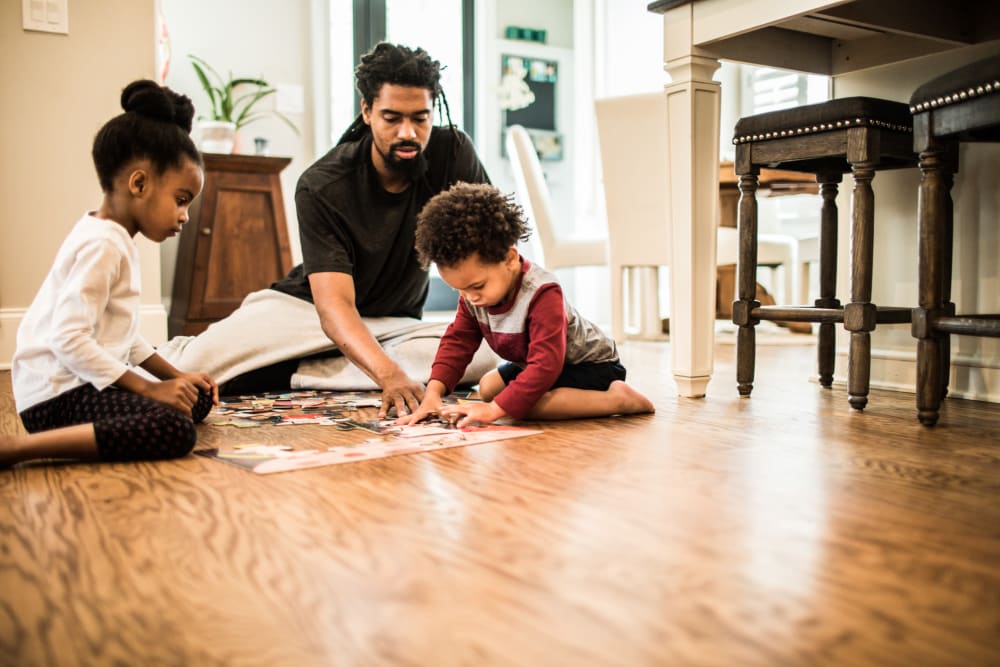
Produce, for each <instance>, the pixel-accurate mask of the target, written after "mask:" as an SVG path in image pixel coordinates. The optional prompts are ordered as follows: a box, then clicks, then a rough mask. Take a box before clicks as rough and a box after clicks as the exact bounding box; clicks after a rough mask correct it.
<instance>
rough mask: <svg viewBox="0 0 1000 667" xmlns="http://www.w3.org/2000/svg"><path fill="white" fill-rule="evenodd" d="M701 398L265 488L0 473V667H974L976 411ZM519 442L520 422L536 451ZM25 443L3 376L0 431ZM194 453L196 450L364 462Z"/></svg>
mask: <svg viewBox="0 0 1000 667" xmlns="http://www.w3.org/2000/svg"><path fill="white" fill-rule="evenodd" d="M716 353H717V361H716V369H715V375H714V377H713V380H712V382H711V385H710V386H709V389H708V391H709V393H708V397H707V398H705V399H686V398H680V397H678V396H677V392H676V388H675V386H674V385H673V381H672V379H671V376H670V372H669V359H670V351H669V347H668V345H666V344H663V343H627V344H626V345H624V346H623V355H624V361H625V365H626V366H627V367H628V368H629V381H630V383H632V384H634V385H635V386H637V387H639V388H640V389H641V390H642V391H643V392H644V393H646V394H647V395H648V396H650V398H651V399H652V400H653V402H654V403H655V404H656V407H657V413H656V414H655V415H646V416H639V417H629V418H608V419H596V420H581V421H575V422H562V423H541V424H537V426H539V427H540V428H542V429H543V430H544V433H543V434H541V435H538V436H532V437H528V438H522V439H516V440H510V441H506V442H497V443H488V444H483V445H476V446H470V447H461V448H454V449H447V450H441V451H437V452H433V453H428V454H418V455H412V456H397V457H392V458H387V459H378V460H373V461H364V462H359V463H353V464H350V465H339V466H330V467H326V468H316V469H311V470H303V471H298V472H291V473H283V474H277V475H253V474H251V473H248V472H246V471H243V470H241V469H238V468H236V467H233V466H227V465H224V464H221V463H219V462H216V461H212V460H209V459H205V458H203V457H199V456H188V457H185V458H183V459H179V460H175V461H167V462H160V463H138V464H73V463H51V464H44V465H28V466H20V467H17V468H14V469H8V470H0V665H18V666H30V665H112V664H122V665H250V666H255V665H261V666H265V665H266V666H274V665H279V666H280V665H296V666H299V665H403V666H409V665H413V666H418V665H419V666H425V665H435V666H438V665H555V666H557V667H565V666H567V665H601V666H603V665H627V666H634V665H719V666H723V665H725V666H731V665H767V666H772V665H998V664H1000V503H998V502H997V498H998V497H1000V438H998V433H1000V407H998V406H996V405H990V404H983V403H976V402H972V401H959V400H951V399H949V400H947V401H946V402H945V407H944V409H943V412H942V418H941V422H940V423H939V425H938V426H937V427H936V428H934V429H926V428H924V427H922V426H920V424H919V423H918V422H917V419H916V411H915V404H914V397H913V396H912V395H911V394H898V393H892V392H886V391H878V390H874V391H873V392H872V395H871V400H870V402H869V407H868V408H867V409H866V411H865V412H864V413H856V412H854V411H853V410H852V409H851V408H850V407H849V405H848V403H847V401H846V400H845V389H844V388H843V387H838V386H835V387H834V388H833V389H832V390H824V389H822V388H820V387H819V385H818V384H817V383H816V382H814V381H810V380H809V379H808V378H809V375H810V369H811V367H812V365H813V359H814V356H815V350H814V348H813V347H810V346H801V347H793V346H783V347H777V346H776V347H766V346H761V347H759V348H758V351H757V358H758V370H757V380H756V386H755V388H754V393H753V397H752V398H750V399H741V398H739V397H738V395H737V392H736V383H735V360H734V350H733V348H732V346H727V345H719V346H717V352H716ZM533 425H534V424H533ZM20 428H21V426H20V423H19V421H18V420H17V417H16V415H15V414H14V411H13V402H12V398H11V394H10V388H9V373H6V372H3V373H0V432H3V433H12V432H15V431H17V430H19V429H20ZM363 437H364V436H362V435H359V434H358V433H355V432H346V433H345V432H343V431H338V430H335V429H331V428H329V427H321V426H283V427H277V426H265V427H260V428H254V429H236V428H232V427H221V426H202V427H199V445H198V446H199V447H212V446H219V445H222V444H228V445H232V444H238V443H248V442H270V443H279V442H289V443H293V444H296V445H299V446H307V447H317V448H325V447H327V446H329V445H330V444H332V443H333V442H344V441H348V440H349V439H352V438H354V439H358V440H360V439H363Z"/></svg>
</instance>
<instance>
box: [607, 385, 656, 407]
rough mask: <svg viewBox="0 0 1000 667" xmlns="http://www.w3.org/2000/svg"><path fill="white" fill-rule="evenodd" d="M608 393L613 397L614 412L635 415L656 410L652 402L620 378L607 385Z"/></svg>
mask: <svg viewBox="0 0 1000 667" xmlns="http://www.w3.org/2000/svg"><path fill="white" fill-rule="evenodd" d="M608 395H609V396H611V397H612V398H613V401H614V405H615V406H616V409H615V412H616V413H618V414H620V415H637V414H642V413H645V412H656V408H654V407H653V402H652V401H650V400H649V399H648V398H646V397H645V396H643V395H642V394H640V393H639V392H638V391H636V390H635V389H633V388H632V387H630V386H629V385H628V384H626V383H625V382H623V381H622V380H616V381H614V382H612V383H611V386H610V387H608Z"/></svg>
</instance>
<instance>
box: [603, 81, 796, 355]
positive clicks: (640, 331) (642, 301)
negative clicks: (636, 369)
mask: <svg viewBox="0 0 1000 667" xmlns="http://www.w3.org/2000/svg"><path fill="white" fill-rule="evenodd" d="M594 106H595V110H596V113H597V130H598V139H599V143H600V149H601V167H602V174H603V179H604V199H605V207H606V209H607V220H608V262H609V271H610V274H611V333H612V335H613V336H614V337H615V339H616V340H624V339H625V338H643V339H650V338H654V339H655V338H658V337H660V332H661V329H662V327H661V319H660V314H659V280H658V269H659V267H665V266H669V264H670V236H671V234H670V226H669V204H670V202H669V193H667V192H666V191H665V190H664V184H665V183H667V182H668V180H667V173H666V172H667V164H668V160H667V152H668V150H669V146H668V140H667V106H666V98H665V95H664V94H663V93H662V92H658V93H644V94H638V95H626V96H621V97H608V98H603V99H598V100H596V101H595V103H594ZM737 235H738V232H737V230H736V229H735V228H731V227H719V228H718V234H717V239H716V240H717V243H716V262H717V264H719V265H723V264H735V263H736V261H737V257H738V251H737V245H738V244H737ZM797 245H798V243H797V241H796V239H795V238H794V237H792V236H786V235H776V234H761V235H760V236H759V237H758V253H759V257H760V258H761V259H760V260H759V264H760V265H762V266H763V265H767V266H772V267H779V266H780V267H782V269H783V272H784V275H785V278H786V280H785V286H784V289H785V290H786V294H787V295H795V294H796V290H795V289H794V282H795V280H796V279H797V277H798V274H797V271H798V258H797V252H798V249H797ZM626 271H627V272H628V283H629V289H628V295H627V297H628V298H626V295H625V293H624V289H623V288H624V286H625V284H624V280H623V277H624V276H625V274H626ZM637 287H638V288H637ZM733 298H734V299H735V294H734V295H733ZM626 306H627V307H626Z"/></svg>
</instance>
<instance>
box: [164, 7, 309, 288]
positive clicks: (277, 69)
mask: <svg viewBox="0 0 1000 667" xmlns="http://www.w3.org/2000/svg"><path fill="white" fill-rule="evenodd" d="M160 2H161V11H162V16H163V19H164V20H165V22H166V25H167V29H168V30H169V33H170V44H171V51H172V55H171V63H170V70H169V74H168V75H167V79H166V83H167V85H168V86H170V87H171V88H173V89H175V90H177V91H179V92H182V93H184V94H185V95H188V96H189V97H191V99H192V100H193V101H194V104H195V108H196V109H198V108H203V107H205V106H207V105H208V97H207V96H206V94H205V93H204V92H203V90H202V88H201V85H200V84H199V82H198V79H197V77H196V76H195V73H194V69H193V68H192V67H191V62H190V60H189V59H188V57H187V56H188V54H194V55H197V56H198V57H200V58H203V59H204V60H206V61H207V62H208V63H209V64H210V65H211V66H212V67H214V68H215V69H216V70H217V71H219V72H220V73H223V75H225V73H226V72H229V71H232V72H233V74H235V75H236V76H248V77H261V78H263V79H264V80H265V81H267V82H268V83H270V84H272V85H276V84H292V85H296V86H301V87H302V89H303V91H304V100H303V102H304V108H305V112H304V113H300V114H296V113H286V114H285V115H286V116H288V117H289V119H290V120H291V121H292V122H293V123H295V125H296V126H297V127H298V129H299V134H298V135H296V134H295V133H294V132H293V131H292V130H291V129H290V128H289V127H288V126H286V125H285V124H284V123H282V122H281V121H280V120H278V119H277V118H262V119H261V120H258V121H255V122H254V123H252V124H250V125H247V126H246V127H245V128H244V129H243V130H241V132H240V134H241V135H242V136H241V138H240V144H241V148H240V151H239V152H245V153H252V152H253V138H254V137H258V136H262V137H267V138H268V139H270V153H271V155H281V156H286V157H291V158H292V162H291V164H289V165H288V166H287V167H285V169H284V171H283V172H282V173H281V187H282V193H283V195H284V200H285V215H286V217H287V219H288V227H289V241H290V242H291V247H292V260H293V262H294V263H298V262H299V261H300V260H301V256H302V253H301V249H300V246H299V233H298V221H297V219H296V217H295V202H294V195H295V183H296V181H297V180H298V177H299V175H300V174H301V173H302V172H303V171H304V170H305V169H306V168H307V167H308V166H309V165H310V164H312V162H313V161H314V160H315V158H316V157H317V156H316V154H315V151H314V145H315V142H314V136H313V129H314V128H313V113H312V111H313V106H314V100H313V96H312V92H311V91H312V85H311V84H312V80H311V77H312V73H311V57H312V51H311V48H310V34H311V22H312V17H311V14H310V12H311V3H310V1H309V0H243V1H242V2H240V3H236V4H234V3H232V2H228V1H226V0H160ZM275 102H276V100H275V96H274V95H272V96H270V97H269V98H268V99H266V100H264V101H262V102H261V103H260V108H261V109H274V108H275ZM176 257H177V239H169V240H168V241H167V242H164V243H163V244H162V246H161V260H162V263H161V273H162V281H161V289H162V293H163V298H164V301H165V302H168V303H169V300H170V296H171V292H172V290H173V281H174V265H175V263H176Z"/></svg>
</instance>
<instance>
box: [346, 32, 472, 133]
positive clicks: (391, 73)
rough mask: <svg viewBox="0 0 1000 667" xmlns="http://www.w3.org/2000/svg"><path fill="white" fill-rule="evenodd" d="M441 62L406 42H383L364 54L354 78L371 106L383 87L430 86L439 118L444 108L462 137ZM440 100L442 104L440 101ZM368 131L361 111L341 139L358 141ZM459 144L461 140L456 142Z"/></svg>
mask: <svg viewBox="0 0 1000 667" xmlns="http://www.w3.org/2000/svg"><path fill="white" fill-rule="evenodd" d="M441 69H442V67H441V63H440V62H439V61H437V60H434V59H432V58H431V57H430V55H429V54H428V53H427V51H425V50H423V49H422V48H419V47H418V48H416V49H411V48H410V47H408V46H403V45H402V44H390V43H388V42H379V43H378V44H376V45H375V48H373V49H372V50H371V51H369V52H368V53H366V54H365V55H363V56H361V64H360V65H358V67H357V69H355V70H354V78H355V82H356V85H357V89H358V92H359V93H360V94H361V99H362V100H364V102H365V104H366V105H368V107H369V108H370V107H371V105H372V103H373V102H374V101H375V98H376V97H377V96H378V94H379V91H381V90H382V86H383V85H384V84H387V83H391V84H393V85H397V86H414V87H417V88H426V89H427V90H428V91H430V94H431V103H432V104H436V105H438V118H439V119H440V118H441V107H444V114H445V116H446V117H447V119H448V125H447V127H448V128H449V129H450V130H451V131H452V133H453V134H454V135H455V139H456V140H457V139H458V133H457V132H456V131H455V124H454V123H452V122H451V110H450V109H449V108H448V99H447V97H445V94H444V90H443V89H442V88H441ZM438 100H440V104H438ZM366 131H368V126H367V125H365V122H364V120H363V119H362V117H361V115H360V114H359V115H358V117H357V118H355V119H354V122H353V123H351V126H350V127H349V128H347V131H346V132H344V134H343V135H341V137H340V140H339V141H337V145H338V146H339V145H340V144H342V143H345V142H348V141H355V140H357V139H358V138H360V137H361V136H363V135H364V133H365V132H366ZM456 146H457V142H456Z"/></svg>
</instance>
